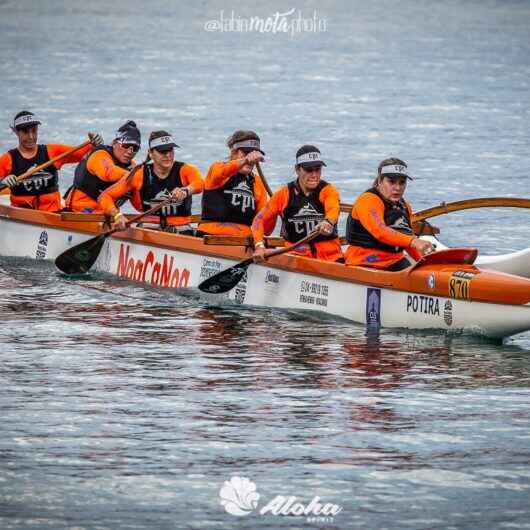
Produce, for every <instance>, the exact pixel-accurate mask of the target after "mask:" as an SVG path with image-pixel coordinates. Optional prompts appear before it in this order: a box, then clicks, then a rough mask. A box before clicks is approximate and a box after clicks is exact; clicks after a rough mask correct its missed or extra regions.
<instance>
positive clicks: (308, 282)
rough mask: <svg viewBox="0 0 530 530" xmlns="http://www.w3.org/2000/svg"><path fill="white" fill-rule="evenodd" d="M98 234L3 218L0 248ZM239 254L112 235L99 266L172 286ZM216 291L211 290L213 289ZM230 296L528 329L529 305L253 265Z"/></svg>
mask: <svg viewBox="0 0 530 530" xmlns="http://www.w3.org/2000/svg"><path fill="white" fill-rule="evenodd" d="M90 237H93V234H91V235H89V234H82V233H79V232H75V231H72V230H63V229H58V228H53V227H42V226H39V225H35V224H30V223H27V222H20V221H15V220H12V219H9V218H6V217H0V253H1V255H4V256H13V257H23V258H32V259H46V260H54V259H55V258H56V257H57V256H58V255H59V254H60V253H62V252H63V251H64V250H66V249H67V248H70V247H72V246H74V245H76V244H78V243H81V242H82V241H85V240H87V239H89V238H90ZM236 262H237V260H236V259H225V258H219V257H216V256H215V257H212V256H205V255H201V254H198V253H192V252H186V251H182V250H173V249H170V248H161V247H158V246H155V245H152V244H149V245H148V244H142V243H139V242H136V241H130V240H124V239H114V238H109V239H108V240H107V242H106V243H105V245H104V247H103V249H102V251H101V254H100V256H99V258H98V260H97V261H96V263H95V265H94V269H95V270H97V271H102V272H106V273H110V274H113V275H116V276H118V277H122V278H127V279H130V280H133V281H138V282H142V283H145V284H148V285H153V286H160V287H170V288H193V287H196V286H197V285H198V284H199V283H200V282H201V281H202V280H204V279H205V278H207V277H208V276H210V275H212V274H213V273H216V272H218V271H220V270H222V269H224V268H226V267H228V266H230V265H233V264H235V263H236ZM209 296H211V295H209ZM219 296H221V297H224V298H226V299H229V300H231V301H232V302H234V303H237V304H249V305H255V306H265V307H275V308H285V309H295V310H311V311H321V312H324V313H328V314H330V315H335V316H338V317H343V318H345V319H348V320H352V321H354V322H357V323H360V324H364V325H368V326H376V327H377V326H379V325H380V326H383V327H390V328H410V329H417V330H427V329H430V330H442V331H449V332H455V331H458V332H461V331H465V332H472V333H478V334H481V335H485V336H488V337H495V338H502V337H506V336H509V335H513V334H516V333H520V332H523V331H526V330H529V329H530V306H529V305H508V304H496V303H484V302H476V301H473V302H470V301H466V300H458V299H452V298H444V297H439V296H428V295H427V294H418V293H412V292H404V291H398V290H395V289H386V288H382V287H376V286H369V285H363V284H360V283H353V282H350V281H340V280H335V279H330V278H322V277H319V276H317V275H312V274H307V273H302V272H298V271H292V270H285V269H280V268H276V267H274V265H270V264H269V265H251V266H250V268H249V269H248V273H247V278H246V279H244V281H241V282H240V284H239V285H238V286H237V287H236V288H234V289H233V290H232V291H230V292H229V293H227V294H226V295H216V298H217V299H218V297H219Z"/></svg>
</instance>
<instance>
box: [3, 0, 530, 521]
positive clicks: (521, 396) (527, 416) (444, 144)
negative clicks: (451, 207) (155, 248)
mask: <svg viewBox="0 0 530 530" xmlns="http://www.w3.org/2000/svg"><path fill="white" fill-rule="evenodd" d="M299 7H300V5H299V4H295V3H293V4H285V3H283V2H269V3H267V6H266V7H264V6H263V5H259V6H256V7H252V6H249V4H248V2H241V1H235V2H232V3H227V4H224V3H223V2H199V3H192V2H178V3H177V2H171V1H168V0H166V1H162V0H158V1H156V0H155V1H151V2H149V3H147V2H140V1H139V0H136V1H134V0H129V1H127V2H125V1H124V0H117V1H115V2H102V1H100V0H94V1H92V2H90V3H86V2H79V1H66V0H49V1H45V2H40V3H36V2H30V1H28V0H22V1H18V2H14V1H0V43H1V54H2V64H3V69H2V81H3V87H4V88H3V91H2V96H1V98H2V105H1V107H0V119H1V120H2V122H3V123H4V127H3V128H2V131H3V133H2V134H1V135H0V149H1V150H2V152H3V151H4V150H6V149H8V148H11V147H12V146H13V145H14V136H13V135H12V134H11V133H10V131H9V129H8V123H9V122H10V120H11V119H12V117H13V115H14V114H15V112H16V111H18V110H20V109H23V108H29V109H30V110H33V111H35V112H38V114H39V115H40V117H41V119H42V121H43V126H42V127H41V131H40V138H41V140H42V141H47V142H52V141H60V142H66V143H71V144H77V143H80V142H81V141H82V140H83V137H84V135H85V134H86V132H87V131H88V130H97V131H100V132H101V133H102V134H103V135H104V136H105V137H106V138H107V139H111V138H112V134H113V131H114V130H115V129H116V128H117V126H118V125H120V124H121V123H122V122H123V121H125V120H126V119H134V120H136V121H137V122H138V124H139V125H140V127H141V129H142V131H143V132H144V133H145V134H144V138H146V137H147V136H148V134H149V132H150V131H151V130H153V129H158V128H167V129H169V130H170V131H171V132H173V133H174V135H175V136H176V137H177V138H178V140H179V144H180V145H181V146H182V149H181V151H180V152H179V157H180V158H181V159H182V160H186V161H191V162H194V163H196V164H197V165H198V166H199V167H200V169H201V170H203V171H206V169H207V167H208V165H209V164H210V163H211V161H213V160H214V159H217V158H222V157H224V156H225V148H224V146H223V144H224V140H225V138H226V137H227V136H228V135H229V134H230V133H231V132H232V131H233V130H234V129H235V128H253V129H256V130H257V131H258V132H259V133H260V134H261V136H262V143H263V147H264V150H265V151H266V152H267V155H268V156H267V163H266V165H265V166H264V169H265V171H266V174H267V176H268V178H269V181H270V182H271V184H272V186H273V187H276V186H278V185H280V184H281V183H283V182H285V181H287V180H288V179H289V178H291V175H292V163H293V157H294V153H295V151H296V149H297V148H298V147H299V146H300V145H301V144H302V143H306V142H314V143H316V144H317V145H319V146H320V147H321V149H322V151H323V153H324V156H325V158H326V160H327V161H328V167H327V169H326V176H325V178H327V179H328V180H330V181H333V182H335V183H336V184H337V185H338V186H339V188H340V190H341V192H342V199H343V200H344V201H352V200H354V198H355V197H356V196H357V194H358V193H359V192H361V191H363V190H364V189H365V188H366V187H367V186H368V185H369V183H370V181H371V177H372V175H373V173H374V168H375V167H376V166H377V163H378V162H379V161H380V160H381V159H382V158H384V157H387V156H389V155H396V156H400V157H402V158H404V159H405V160H407V161H408V162H409V165H410V167H411V168H412V170H413V172H414V173H415V174H416V175H417V177H418V178H417V180H415V181H414V182H413V183H412V184H411V186H410V188H409V190H408V193H407V194H408V197H409V199H410V200H411V201H412V203H413V205H414V207H415V209H421V208H424V207H429V206H432V205H434V204H436V203H439V202H441V201H446V202H449V201H453V200H460V199H463V198H472V197H481V196H499V195H502V196H514V197H528V196H530V184H529V181H528V170H527V168H528V148H529V143H530V142H529V139H530V129H529V126H528V123H529V119H530V112H529V102H530V98H529V93H530V92H529V79H530V59H529V57H530V39H529V36H530V35H529V33H530V32H529V30H528V28H529V27H530V3H529V2H526V1H505V2H493V1H486V2H482V1H472V0H469V1H450V2H445V3H441V2H434V1H430V0H429V1H428V0H426V1H422V2H413V1H412V0H409V1H402V2H399V3H396V2H393V1H390V0H388V1H375V2H353V3H351V2H343V1H336V2H331V1H329V2H327V1H325V2H318V3H317V2H306V3H304V5H303V7H300V9H301V16H302V17H303V18H307V19H309V18H313V16H314V11H315V10H316V17H317V18H318V19H319V20H321V21H322V20H325V29H326V31H321V32H310V31H307V32H302V33H295V34H294V35H290V34H280V33H276V34H272V33H259V32H258V33H257V32H252V33H248V32H247V33H244V32H237V31H233V32H207V31H205V30H204V25H205V23H207V22H208V21H211V20H220V18H221V11H223V15H222V16H223V17H225V18H230V17H231V13H232V11H234V19H244V18H248V17H252V16H257V17H263V18H266V17H267V16H273V15H274V13H275V12H276V11H278V12H280V13H286V12H289V11H290V10H292V9H295V13H294V14H292V15H289V16H287V17H286V18H287V19H288V21H289V23H290V24H291V23H293V22H292V21H293V19H294V18H296V17H298V11H296V10H298V9H299ZM144 155H145V144H144V149H142V152H141V153H140V156H139V159H142V157H143V156H144ZM72 174H73V172H72V168H71V167H70V168H68V167H67V168H65V169H64V170H63V172H62V184H61V185H62V187H63V189H66V187H67V186H68V185H69V183H70V182H71V179H72ZM436 224H437V225H439V226H440V227H441V229H442V233H443V239H444V241H445V242H447V243H448V244H452V245H474V246H477V247H478V248H479V249H480V251H481V252H483V253H498V252H507V251H512V250H518V249H521V248H524V247H526V246H528V227H529V215H528V213H527V211H524V210H519V211H515V210H501V209H494V210H471V211H468V212H463V213H460V214H453V215H452V216H446V217H445V218H442V217H441V218H439V219H436ZM0 288H1V289H2V292H3V297H2V301H1V302H0V314H1V315H2V324H3V325H2V326H1V328H0V362H1V366H2V370H1V372H0V381H1V384H0V406H1V410H2V417H1V419H2V421H1V422H0V433H1V434H2V436H1V438H0V459H1V460H0V527H1V528H2V529H4V528H5V529H17V530H18V529H26V528H27V529H41V528H44V529H48V528H49V529H54V530H55V529H63V528H69V529H70V528H76V529H118V528H119V529H122V528H123V529H127V528H131V529H147V528H163V529H166V528H167V529H180V528H197V529H203V528H230V527H235V528H264V529H265V528H266V529H276V528H284V527H285V528H307V527H318V528H341V529H342V528H374V529H384V528H388V529H394V528H403V529H405V528H406V529H432V528H436V529H442V528H444V529H445V528H455V529H476V528H480V529H482V528H506V529H512V528H516V529H522V528H528V527H529V523H528V521H529V520H530V502H529V499H530V497H529V493H530V465H529V464H530V449H529V447H530V412H529V410H530V334H529V333H526V334H522V335H519V336H516V337H514V338H512V339H509V340H508V341H506V343H505V344H498V343H492V342H486V341H483V340H480V339H478V338H473V337H462V336H460V337H458V336H457V337H448V336H445V335H428V334H417V333H409V334H407V333H404V332H395V331H388V330H384V331H383V332H382V333H381V334H380V335H379V336H367V335H366V333H365V330H364V329H363V328H361V327H358V326H356V325H354V324H351V323H349V322H344V321H340V320H336V319H326V318H323V317H321V316H311V315H303V314H298V313H294V312H282V311H271V310H256V309H244V308H232V307H221V306H219V307H216V306H212V305H211V304H210V305H208V304H206V303H205V302H201V301H200V300H197V299H196V298H193V297H183V296H179V295H178V294H176V293H170V292H166V291H162V290H154V289H148V288H143V287H139V286H136V285H134V284H130V283H126V282H120V281H116V280H112V279H108V278H104V277H98V276H93V277H90V278H86V279H84V280H75V281H74V280H67V279H64V278H60V277H58V276H57V275H56V273H55V270H54V268H53V266H52V265H51V264H43V263H38V264H37V263H34V262H29V261H17V260H13V259H9V258H2V259H0ZM233 476H239V477H245V478H248V479H249V480H251V481H252V482H254V483H255V485H256V491H257V493H258V494H259V501H258V507H257V508H256V509H254V510H253V511H252V513H250V514H248V515H246V516H241V517H237V516H235V515H231V514H230V513H227V512H226V511H225V509H224V508H223V507H222V506H221V504H220V501H219V493H220V489H221V486H222V485H223V483H224V482H225V481H229V480H230V479H231V477H233ZM277 495H283V496H285V497H289V496H296V497H297V499H298V501H300V502H302V503H304V504H305V505H307V504H309V502H310V501H311V500H312V499H313V497H314V496H318V497H319V498H320V500H321V502H322V503H332V504H335V505H337V506H340V507H341V508H342V511H341V512H340V513H339V514H338V515H337V516H336V517H335V518H334V520H333V521H330V520H328V519H326V518H321V519H320V520H317V521H308V520H307V519H306V517H293V516H281V515H274V514H270V513H269V514H265V515H261V514H260V513H259V510H260V509H263V508H264V507H265V506H266V504H267V503H268V502H269V501H271V500H273V499H274V498H275V497H276V496H277Z"/></svg>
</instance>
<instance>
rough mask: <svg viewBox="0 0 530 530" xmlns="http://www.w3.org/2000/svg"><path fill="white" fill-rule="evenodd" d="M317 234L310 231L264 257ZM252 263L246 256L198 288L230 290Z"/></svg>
mask: <svg viewBox="0 0 530 530" xmlns="http://www.w3.org/2000/svg"><path fill="white" fill-rule="evenodd" d="M318 235H319V232H311V233H310V234H309V235H307V236H306V237H304V238H303V239H300V241H297V242H296V243H294V244H292V245H289V246H287V247H283V248H279V249H276V250H273V251H272V252H270V253H269V254H268V256H267V257H266V258H265V259H269V258H272V257H273V256H279V255H280V254H285V253H286V252H290V251H291V250H294V249H295V248H297V247H299V246H300V245H303V244H304V243H309V241H312V240H313V239H315V237H317V236H318ZM252 263H254V258H248V259H246V260H243V261H240V262H239V263H237V264H236V265H233V266H232V267H229V268H228V269H225V270H222V271H221V272H218V273H217V274H214V275H213V276H210V277H209V278H207V279H206V280H204V281H203V282H201V283H200V284H199V286H198V287H199V289H200V290H201V291H203V292H205V293H212V294H221V293H226V292H228V291H230V289H233V288H234V287H235V286H236V285H237V284H238V283H239V282H240V281H241V278H243V276H244V274H245V271H246V270H247V269H248V267H249V265H251V264H252Z"/></svg>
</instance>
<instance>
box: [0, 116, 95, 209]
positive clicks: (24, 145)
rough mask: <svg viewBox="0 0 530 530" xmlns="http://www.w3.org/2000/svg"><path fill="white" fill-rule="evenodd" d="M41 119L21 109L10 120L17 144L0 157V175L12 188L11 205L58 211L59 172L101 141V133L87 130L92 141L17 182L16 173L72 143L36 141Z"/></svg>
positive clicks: (50, 157) (23, 171)
mask: <svg viewBox="0 0 530 530" xmlns="http://www.w3.org/2000/svg"><path fill="white" fill-rule="evenodd" d="M39 125H41V121H40V120H39V119H38V118H37V116H36V115H35V114H34V113H33V112H29V111H27V110H23V111H20V112H19V113H18V114H17V115H16V116H15V117H14V119H13V123H12V124H11V130H12V131H13V132H14V133H15V134H16V135H17V138H18V146H17V147H15V148H14V149H11V150H9V151H7V152H6V153H4V154H3V155H1V156H0V178H1V179H2V183H3V184H5V185H7V186H8V187H9V188H11V205H12V206H18V207H21V208H31V209H33V210H44V211H47V212H57V211H59V210H61V208H62V206H61V194H60V193H59V179H58V171H59V169H60V168H61V167H62V166H63V165H64V164H74V163H77V162H79V161H80V160H81V159H82V158H83V156H84V155H86V153H88V152H89V151H90V149H91V148H92V147H97V146H99V145H100V144H102V143H103V138H102V137H101V135H99V134H96V133H88V135H89V137H90V140H91V142H92V144H91V145H90V144H89V145H87V146H85V147H83V148H81V149H79V150H77V151H74V152H73V153H72V154H71V155H68V156H66V157H65V158H62V159H61V160H57V161H56V162H54V163H53V164H52V165H50V166H48V167H47V168H46V169H44V170H43V171H39V172H38V173H35V174H34V175H32V176H31V177H28V178H27V179H25V180H23V181H21V182H17V176H19V175H22V174H23V173H25V172H26V171H28V170H30V169H31V168H33V167H36V166H40V165H41V164H44V163H45V162H48V161H49V160H50V159H52V158H54V157H56V156H58V155H61V154H62V153H66V152H67V151H69V150H71V149H72V148H73V146H71V145H64V144H38V143H37V140H38V135H39Z"/></svg>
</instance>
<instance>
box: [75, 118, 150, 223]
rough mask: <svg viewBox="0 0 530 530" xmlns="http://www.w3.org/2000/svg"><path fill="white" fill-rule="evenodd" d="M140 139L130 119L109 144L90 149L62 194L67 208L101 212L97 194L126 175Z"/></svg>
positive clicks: (138, 147)
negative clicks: (69, 185) (72, 180)
mask: <svg viewBox="0 0 530 530" xmlns="http://www.w3.org/2000/svg"><path fill="white" fill-rule="evenodd" d="M140 142H141V134H140V130H139V129H138V127H137V126H136V123H135V122H134V121H131V120H130V121H128V122H126V123H124V124H123V125H122V126H121V127H120V128H119V129H118V131H117V132H116V136H115V137H114V140H113V141H112V145H101V146H99V147H97V148H96V149H94V150H93V151H91V152H90V153H89V154H88V155H87V157H86V158H84V159H83V160H82V161H81V162H80V163H79V165H78V166H77V167H76V169H75V175H74V184H73V186H72V187H71V188H70V190H68V192H67V193H66V197H65V202H66V207H67V208H68V209H70V210H72V211H74V212H84V213H101V209H100V208H99V206H98V202H97V200H98V197H99V195H100V194H101V192H102V191H104V190H105V189H107V188H108V187H109V186H110V185H111V184H113V183H114V182H117V181H118V180H120V178H121V177H123V176H124V175H127V174H128V172H129V170H130V169H131V168H132V167H133V166H134V160H133V157H134V155H135V154H136V153H137V152H138V151H139V150H140Z"/></svg>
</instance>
